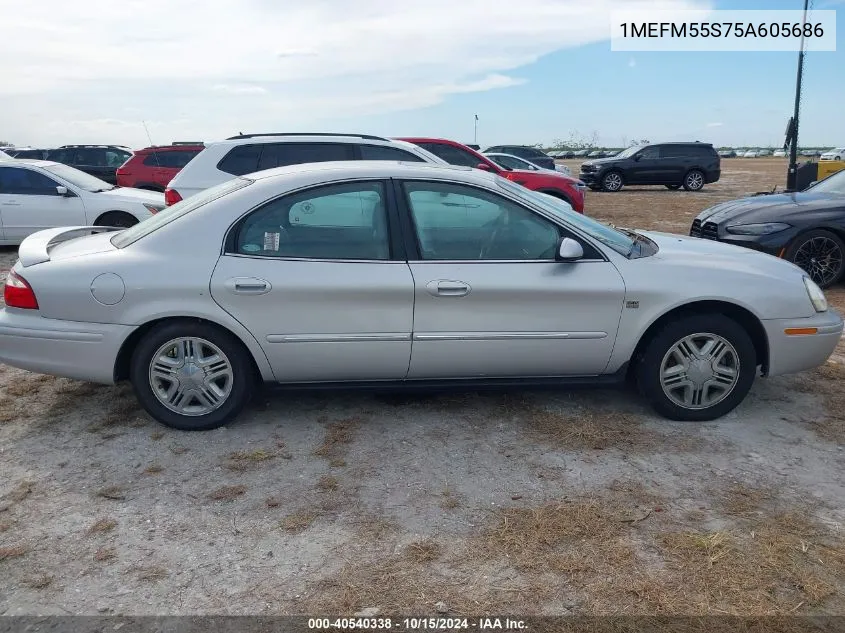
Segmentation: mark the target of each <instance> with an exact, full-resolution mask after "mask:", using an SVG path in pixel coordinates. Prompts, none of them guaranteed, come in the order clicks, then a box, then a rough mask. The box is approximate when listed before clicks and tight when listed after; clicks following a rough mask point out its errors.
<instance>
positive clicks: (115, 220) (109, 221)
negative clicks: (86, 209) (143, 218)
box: [95, 211, 138, 229]
mask: <svg viewBox="0 0 845 633" xmlns="http://www.w3.org/2000/svg"><path fill="white" fill-rule="evenodd" d="M95 224H96V225H97V226H117V227H120V228H122V229H128V228H129V227H130V226H135V225H136V224H138V218H136V217H135V216H134V215H132V214H130V213H124V212H123V211H109V212H108V213H104V214H103V215H101V216H100V217H99V218H97V221H96V222H95Z"/></svg>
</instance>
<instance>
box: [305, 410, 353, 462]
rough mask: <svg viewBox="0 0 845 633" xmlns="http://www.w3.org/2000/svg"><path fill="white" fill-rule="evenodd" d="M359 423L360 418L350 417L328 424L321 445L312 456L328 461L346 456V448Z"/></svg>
mask: <svg viewBox="0 0 845 633" xmlns="http://www.w3.org/2000/svg"><path fill="white" fill-rule="evenodd" d="M361 422H362V420H361V418H360V417H351V418H345V419H343V420H338V421H336V422H332V423H331V424H329V425H328V426H327V427H326V436H325V437H324V438H323V443H322V444H320V446H319V447H317V449H316V450H315V451H314V454H315V455H316V456H317V457H325V458H327V459H330V460H341V459H342V458H343V457H344V456H345V455H346V450H347V446H348V445H349V444H351V443H352V441H353V440H354V438H355V431H356V430H357V429H358V427H359V426H360V425H361ZM344 464H345V462H344Z"/></svg>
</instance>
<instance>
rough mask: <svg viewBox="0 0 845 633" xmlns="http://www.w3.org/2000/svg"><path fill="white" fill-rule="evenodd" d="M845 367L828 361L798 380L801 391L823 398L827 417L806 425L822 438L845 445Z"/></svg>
mask: <svg viewBox="0 0 845 633" xmlns="http://www.w3.org/2000/svg"><path fill="white" fill-rule="evenodd" d="M843 385H845V365H843V364H841V363H836V362H833V361H828V362H827V364H825V365H822V366H821V367H819V368H817V369H814V370H812V371H810V372H807V373H804V374H802V375H801V376H799V377H798V378H797V384H796V387H797V388H798V390H799V391H803V392H805V393H812V394H815V395H819V396H821V398H822V400H823V402H824V405H825V409H826V412H827V415H826V416H824V417H823V418H820V419H814V420H805V423H806V424H808V425H809V426H810V428H811V429H812V430H813V431H814V432H815V433H816V434H817V435H818V436H819V437H821V438H823V439H826V440H828V441H830V442H834V443H836V444H840V445H841V444H845V389H843Z"/></svg>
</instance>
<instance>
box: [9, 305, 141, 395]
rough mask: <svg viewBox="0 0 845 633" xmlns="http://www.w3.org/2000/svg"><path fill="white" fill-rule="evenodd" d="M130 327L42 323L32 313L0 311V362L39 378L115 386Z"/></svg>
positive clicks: (63, 322)
mask: <svg viewBox="0 0 845 633" xmlns="http://www.w3.org/2000/svg"><path fill="white" fill-rule="evenodd" d="M134 329H135V327H134V326H131V325H113V324H105V323H80V322H77V321H60V320H57V319H45V318H44V317H42V316H40V315H39V313H38V312H37V311H35V310H18V309H15V308H3V309H0V362H2V363H5V364H6V365H11V366H12V367H19V368H20V369H26V370H29V371H33V372H36V373H39V374H51V375H54V376H64V377H66V378H75V379H77V380H90V381H92V382H99V383H104V384H112V383H113V382H114V367H115V361H116V360H117V355H118V352H119V351H120V348H121V346H122V345H123V342H124V341H125V340H126V338H127V337H128V336H129V335H130V334H131V333H132V331H133V330H134Z"/></svg>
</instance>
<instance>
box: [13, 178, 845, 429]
mask: <svg viewBox="0 0 845 633" xmlns="http://www.w3.org/2000/svg"><path fill="white" fill-rule="evenodd" d="M19 258H20V259H19V261H18V262H17V263H16V264H15V266H14V268H13V270H12V271H11V272H10V274H9V275H8V278H7V280H6V286H5V300H6V308H5V309H3V310H2V311H0V360H2V361H3V362H5V363H7V364H9V365H13V366H16V367H22V368H24V369H29V370H32V371H36V372H42V373H47V374H54V375H59V376H67V377H70V378H78V379H82V380H91V381H96V382H102V383H112V382H116V381H121V380H127V379H128V380H130V381H131V382H132V384H133V386H134V389H135V392H136V394H137V397H138V399H139V401H140V402H141V404H142V405H143V406H144V408H145V409H146V410H147V411H148V412H149V413H150V414H151V415H152V416H153V417H154V418H156V419H157V420H159V421H161V422H163V423H164V424H167V425H169V426H172V427H176V428H179V429H186V430H200V429H210V428H214V427H217V426H220V425H222V424H225V423H226V422H228V421H230V420H232V419H233V418H235V416H237V414H238V413H239V412H240V411H241V410H242V408H243V407H244V405H245V404H246V403H247V401H248V400H249V398H250V395H251V393H252V392H253V391H254V389H255V387H256V386H257V384H258V383H259V382H261V381H263V382H269V383H280V384H283V385H285V386H288V387H293V388H295V389H302V388H306V387H315V386H319V387H330V386H333V385H339V384H344V385H350V384H353V385H357V386H361V387H370V388H372V387H376V388H386V387H388V386H394V387H395V386H401V387H411V386H416V387H440V386H444V385H449V386H463V387H466V388H470V389H471V388H473V387H477V386H480V385H482V384H483V385H485V386H490V385H493V386H496V385H502V386H505V385H514V384H523V383H524V384H537V383H542V384H552V385H566V384H571V383H583V382H608V383H612V382H622V381H624V380H625V379H632V380H634V381H636V383H637V384H638V385H639V388H640V390H641V392H642V393H643V394H644V396H645V397H646V398H647V399H648V400H649V401H650V402H651V404H652V405H653V407H654V408H655V409H656V410H657V411H658V412H660V413H661V414H663V415H665V416H667V417H670V418H673V419H679V420H709V419H713V418H716V417H718V416H721V415H723V414H725V413H727V412H728V411H730V410H731V409H733V408H734V407H736V406H737V405H738V404H739V403H740V402H741V401H742V400H743V398H744V397H745V395H746V394H747V393H748V391H749V389H750V387H751V384H752V383H753V381H754V379H755V377H756V375H757V374H758V373H761V374H762V375H776V374H785V373H790V372H798V371H802V370H805V369H809V368H812V367H815V366H817V365H819V364H822V363H824V362H825V360H826V359H827V358H828V356H829V355H830V354H831V353H832V351H833V349H834V347H835V346H836V344H837V342H838V340H839V337H840V335H841V332H842V319H841V317H840V316H839V315H838V314H837V313H836V312H834V311H832V310H829V309H828V307H827V302H826V300H825V297H824V294H823V293H822V291H821V290H819V288H818V287H817V286H816V285H815V284H814V283H813V282H812V281H810V280H809V279H807V277H806V276H805V275H804V272H803V271H802V270H801V269H800V268H798V267H796V266H794V265H792V264H790V263H788V262H785V261H783V260H780V259H777V258H774V257H770V256H768V255H763V254H761V253H757V252H754V251H751V250H747V249H742V248H738V247H734V246H729V245H725V244H720V243H716V242H712V241H708V240H700V239H696V238H689V237H681V236H678V235H670V234H664V233H652V232H644V231H640V232H634V231H628V230H621V229H615V228H611V227H608V226H605V225H603V224H601V223H599V222H596V221H594V220H591V219H590V218H587V217H584V216H582V215H580V214H578V213H574V212H572V211H571V210H570V209H569V208H568V205H565V204H561V203H559V202H558V201H556V200H555V199H553V198H550V197H549V196H545V195H542V194H537V193H535V192H532V191H529V190H528V189H525V188H523V187H521V186H519V185H516V184H514V183H511V182H509V181H507V180H505V179H502V178H500V177H498V176H493V175H491V174H487V173H484V172H482V171H479V170H473V169H468V168H461V167H445V166H437V165H423V164H419V163H414V164H408V163H392V162H355V163H321V164H310V165H299V166H293V167H285V168H280V169H276V170H270V171H265V172H261V173H258V174H253V175H250V176H246V177H241V178H236V179H234V180H231V181H229V182H226V183H224V184H222V185H219V186H217V187H214V188H212V189H209V190H206V191H204V192H202V193H200V194H197V195H196V196H193V197H191V198H189V199H187V200H185V201H183V202H180V203H178V204H176V205H174V206H172V207H169V208H168V209H166V210H165V211H161V212H159V213H158V214H157V215H155V216H154V217H152V218H150V219H148V220H145V221H144V222H141V223H140V224H137V225H136V226H134V227H132V228H129V229H125V230H114V229H107V228H102V227H70V228H60V229H50V230H46V231H41V232H38V233H36V234H34V235H32V236H30V237H28V238H27V239H26V240H25V241H24V242H23V244H22V245H21V248H20V252H19Z"/></svg>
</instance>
